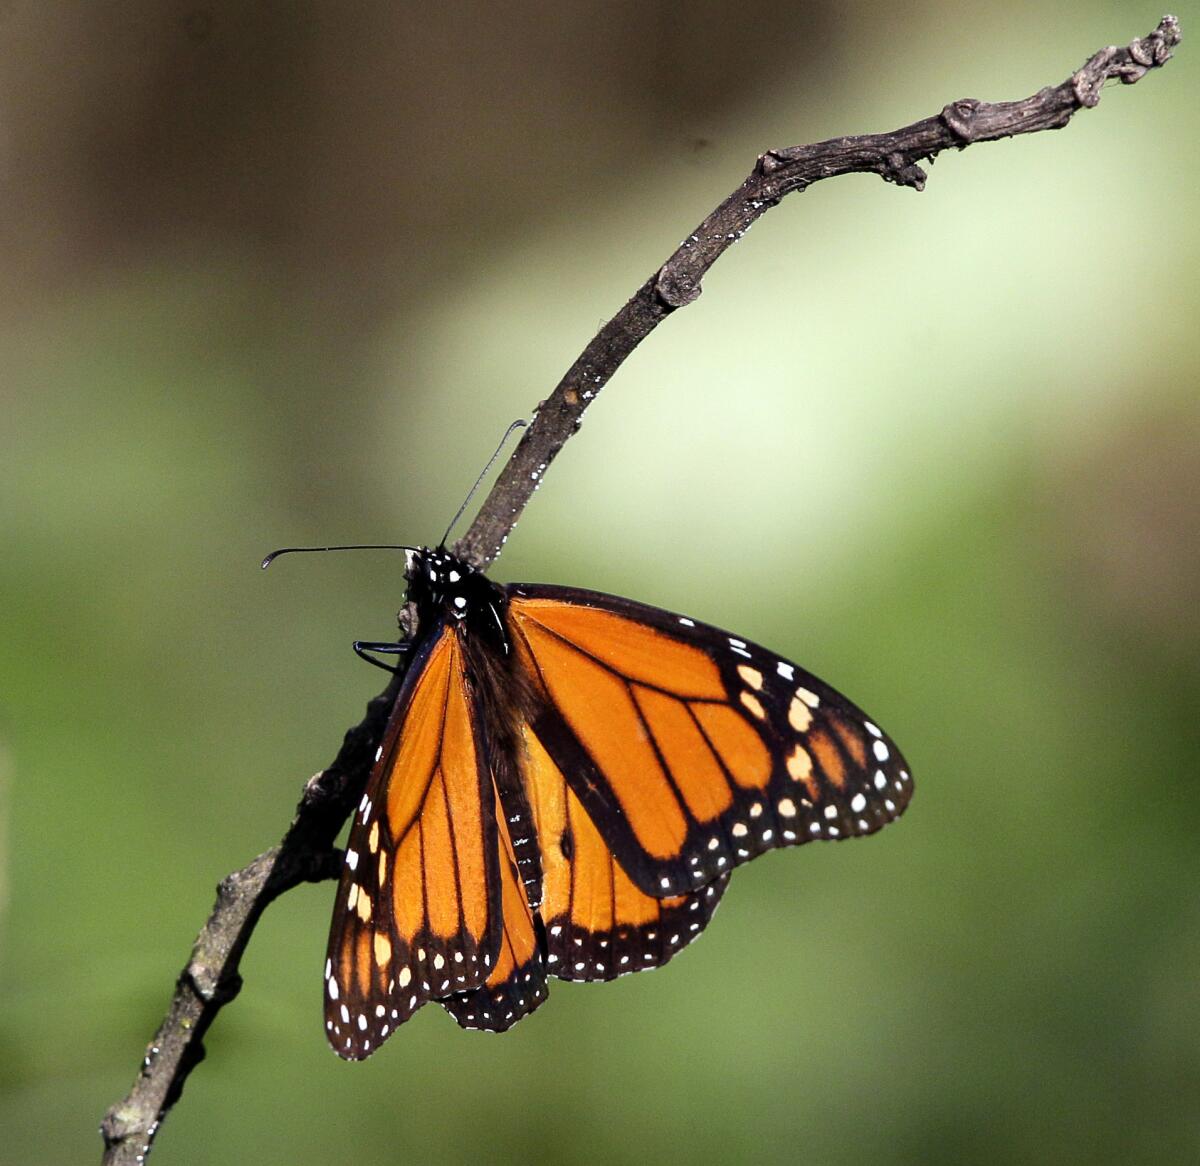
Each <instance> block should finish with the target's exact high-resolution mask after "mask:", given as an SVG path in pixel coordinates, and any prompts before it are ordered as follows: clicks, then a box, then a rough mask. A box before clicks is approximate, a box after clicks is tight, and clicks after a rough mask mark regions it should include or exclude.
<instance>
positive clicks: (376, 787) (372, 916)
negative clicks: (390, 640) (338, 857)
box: [325, 628, 507, 1060]
mask: <svg viewBox="0 0 1200 1166" xmlns="http://www.w3.org/2000/svg"><path fill="white" fill-rule="evenodd" d="M478 722H479V717H478V713H477V710H476V707H475V701H474V698H473V696H472V692H471V690H470V688H469V686H468V684H467V678H466V675H465V671H464V660H463V649H462V645H461V644H460V642H459V639H458V635H457V634H456V632H455V631H454V630H453V629H450V628H443V629H441V631H440V633H436V634H434V635H433V636H432V637H431V639H430V641H429V643H428V645H427V646H426V647H424V648H422V649H421V651H420V652H418V654H417V657H416V658H415V659H414V660H413V661H412V663H411V665H410V667H409V671H408V674H407V676H406V678H405V682H404V687H403V689H402V690H401V693H400V696H399V697H398V699H397V701H396V708H395V711H394V712H393V713H392V718H391V721H390V722H389V724H388V727H387V730H386V732H385V734H384V739H383V744H382V745H381V746H380V749H379V752H378V754H377V755H376V763H375V768H374V770H373V771H372V773H371V776H370V778H369V780H368V782H367V789H366V793H365V794H364V795H363V798H362V801H361V802H360V803H359V807H358V811H357V813H356V814H355V816H354V819H353V822H352V825H351V829H350V838H349V842H348V844H347V848H346V860H345V865H344V866H343V868H342V876H341V883H340V885H339V888H338V894H337V899H336V901H335V905H334V913H333V925H332V928H331V930H330V935H329V951H328V959H327V961H326V964H325V993H326V996H325V1028H326V1033H327V1036H328V1038H329V1042H330V1044H331V1045H332V1046H333V1048H334V1050H335V1051H336V1052H337V1053H338V1054H339V1055H340V1056H342V1057H346V1058H348V1059H353V1060H359V1059H361V1058H363V1057H365V1056H367V1055H368V1054H369V1053H370V1052H371V1050H372V1049H374V1048H376V1047H377V1046H378V1045H379V1043H380V1042H381V1041H382V1040H384V1039H385V1038H386V1037H387V1036H388V1034H389V1033H390V1032H392V1031H393V1030H394V1029H395V1028H396V1027H397V1026H398V1025H400V1024H402V1023H403V1022H404V1021H405V1020H407V1019H408V1018H409V1017H410V1016H411V1015H412V1014H413V1012H415V1011H416V1010H417V1009H418V1008H419V1007H420V1006H421V1005H422V1004H424V1003H425V1001H427V1000H430V999H434V998H437V997H440V996H446V995H448V994H450V993H452V992H464V991H468V990H471V989H474V988H477V987H479V985H481V984H482V983H484V981H485V980H487V979H488V977H489V974H490V969H491V967H492V964H493V961H494V960H496V959H497V958H498V956H497V952H498V949H499V947H500V939H501V903H500V893H501V892H500V887H501V883H500V877H499V870H498V846H499V844H498V841H497V836H496V795H495V789H494V787H493V784H492V779H491V776H490V774H489V772H488V770H487V766H486V764H485V760H484V757H483V750H482V747H481V744H480V742H479V740H478V734H477V725H478ZM506 894H507V892H506Z"/></svg>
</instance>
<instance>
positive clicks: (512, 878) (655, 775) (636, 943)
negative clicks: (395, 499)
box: [264, 545, 912, 1060]
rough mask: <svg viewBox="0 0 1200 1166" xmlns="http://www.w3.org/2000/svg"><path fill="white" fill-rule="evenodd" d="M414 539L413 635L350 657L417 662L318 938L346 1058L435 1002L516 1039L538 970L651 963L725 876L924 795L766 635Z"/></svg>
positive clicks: (866, 825)
mask: <svg viewBox="0 0 1200 1166" xmlns="http://www.w3.org/2000/svg"><path fill="white" fill-rule="evenodd" d="M403 549H405V550H406V555H407V565H406V570H405V577H406V579H407V583H408V599H409V601H410V602H412V603H413V604H414V605H415V607H416V611H417V617H418V630H417V634H416V637H415V639H414V640H413V641H412V643H410V644H392V645H387V644H371V645H362V644H358V645H356V648H358V649H360V651H361V650H362V649H363V648H364V647H366V648H368V649H373V650H375V651H388V652H394V653H400V652H405V651H407V653H408V655H409V663H408V669H407V672H406V674H405V676H404V680H403V683H402V685H401V688H400V691H399V694H398V696H397V698H396V701H395V704H394V706H393V708H392V711H391V714H390V717H389V720H388V723H387V727H386V729H385V731H384V735H383V739H382V743H381V744H380V746H379V748H378V750H377V751H376V754H375V764H374V767H373V769H372V771H371V774H370V776H369V778H368V781H367V785H366V790H365V792H364V793H363V796H362V800H361V801H360V802H359V804H358V808H357V810H356V811H355V813H354V816H353V819H352V823H351V827H350V836H349V840H348V843H347V847H346V855H345V861H344V864H343V867H342V873H341V880H340V883H339V886H338V892H337V897H336V900H335V905H334V911H333V922H332V926H331V928H330V933H329V947H328V958H327V959H326V962H325V1029H326V1035H327V1038H328V1040H329V1043H330V1044H331V1045H332V1047H333V1048H334V1050H335V1051H336V1052H337V1053H338V1054H339V1055H340V1056H341V1057H344V1058H347V1059H350V1060H361V1059H362V1058H364V1057H367V1056H369V1055H370V1054H371V1053H372V1052H373V1051H374V1050H375V1049H377V1048H378V1047H379V1045H380V1044H382V1042H383V1041H384V1040H385V1039H386V1038H387V1037H388V1036H389V1035H390V1034H391V1033H392V1032H394V1031H395V1030H396V1028H397V1027H398V1026H399V1025H401V1024H402V1023H403V1022H404V1021H406V1020H407V1019H408V1018H409V1017H410V1016H412V1014H413V1013H414V1012H416V1011H417V1009H418V1008H420V1007H421V1005H423V1004H424V1003H426V1002H427V1001H429V1000H437V1001H438V1002H439V1003H440V1004H442V1005H443V1007H445V1008H446V1010H447V1011H448V1012H450V1014H451V1015H452V1016H453V1017H454V1018H455V1020H457V1021H458V1023H459V1024H460V1025H462V1026H463V1027H464V1028H479V1029H488V1030H491V1031H495V1032H502V1031H504V1030H506V1029H508V1028H510V1027H512V1025H514V1024H515V1023H516V1022H517V1021H518V1020H520V1019H521V1018H522V1017H524V1016H527V1015H528V1014H529V1013H530V1012H532V1011H533V1010H534V1009H535V1008H537V1007H538V1005H539V1004H541V1002H542V1001H543V1000H544V999H545V998H546V994H547V991H548V985H547V978H548V977H549V976H558V977H559V978H560V979H565V980H611V979H614V978H615V977H617V976H620V975H623V974H625V973H627V972H635V971H641V970H643V969H647V968H655V967H659V966H661V965H662V964H665V963H666V962H667V961H668V960H669V959H671V957H672V956H674V955H675V953H676V952H677V951H679V950H680V949H681V948H683V947H684V946H686V945H687V944H688V943H690V942H691V941H692V940H693V939H695V938H696V936H697V935H699V934H700V932H701V931H702V930H703V929H704V927H705V926H706V924H707V923H708V921H709V919H710V918H711V917H712V914H713V911H714V909H715V908H716V906H717V903H718V901H719V900H720V898H721V894H722V892H723V891H724V890H725V886H726V884H727V883H728V881H729V876H730V872H731V871H732V869H733V868H734V867H735V866H737V865H739V864H740V863H742V862H746V861H748V860H749V859H751V858H754V857H755V856H756V855H758V854H761V853H762V852H763V851H765V850H770V849H772V848H774V847H779V846H792V845H799V844H801V843H803V842H808V841H811V840H813V839H842V838H848V837H853V836H856V835H860V834H871V833H874V832H875V831H876V830H878V829H880V828H881V827H882V826H884V825H886V824H887V823H888V822H890V821H892V820H893V819H894V818H896V817H898V816H899V815H900V814H901V813H902V812H903V810H904V808H905V806H906V805H907V803H908V800H909V798H910V797H911V795H912V779H911V778H910V776H909V773H908V770H907V768H906V767H905V762H904V759H903V757H901V755H900V752H899V750H898V749H897V748H896V747H895V745H894V744H893V743H892V742H891V740H890V739H889V738H888V737H887V736H885V735H884V733H883V732H882V731H881V730H880V729H878V728H877V727H876V726H875V724H874V723H873V722H871V721H870V720H868V719H867V718H866V717H865V716H864V715H863V713H862V712H860V711H859V709H858V708H856V707H855V706H854V705H852V704H851V703H850V702H849V701H848V700H846V698H845V697H843V696H841V695H840V694H838V693H837V692H835V691H834V690H833V689H832V688H830V687H829V686H828V685H826V684H824V683H823V682H822V681H820V680H818V679H817V678H816V677H814V676H811V675H810V674H809V673H807V672H804V671H803V670H802V669H800V668H799V667H797V666H796V665H795V664H792V663H790V662H789V661H787V660H783V659H781V658H779V657H778V656H776V655H774V654H773V653H771V652H769V651H767V650H766V649H765V648H761V647H759V646H758V645H757V644H753V643H750V642H749V641H747V640H743V639H739V638H738V637H737V636H732V635H729V634H728V633H726V632H723V631H720V630H719V629H717V628H715V627H711V626H709V625H707V624H703V623H700V622H698V621H696V620H692V619H689V618H687V617H686V616H680V615H673V614H671V613H669V612H666V611H662V610H659V609H658V608H654V607H647V606H645V605H643V604H640V603H635V602H633V601H632V600H629V599H619V598H616V597H614V596H610V595H601V594H599V593H596V592H591V591H581V590H576V589H574V588H568V587H555V586H541V585H531V584H524V583H512V584H507V585H499V584H496V583H493V582H491V581H490V580H489V579H487V578H486V577H485V576H484V575H483V574H482V573H481V572H479V571H477V570H476V569H474V568H473V567H472V566H470V565H469V564H468V563H466V562H465V561H464V560H462V559H460V558H457V557H456V556H455V555H453V554H452V553H450V552H449V551H447V550H446V549H445V547H444V545H442V546H439V547H438V548H437V549H433V550H431V549H417V548H403ZM264 565H265V564H264ZM368 658H369V657H368ZM375 662H376V663H379V661H375Z"/></svg>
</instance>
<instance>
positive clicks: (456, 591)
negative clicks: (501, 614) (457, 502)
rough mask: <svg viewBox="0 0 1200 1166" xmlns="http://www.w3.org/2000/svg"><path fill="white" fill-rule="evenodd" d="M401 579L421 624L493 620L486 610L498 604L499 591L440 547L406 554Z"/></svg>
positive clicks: (466, 564) (484, 577)
mask: <svg viewBox="0 0 1200 1166" xmlns="http://www.w3.org/2000/svg"><path fill="white" fill-rule="evenodd" d="M405 577H406V578H407V579H408V598H409V600H410V601H411V602H413V603H415V604H416V605H417V613H418V617H419V619H420V621H421V623H425V622H426V621H427V620H433V619H437V618H439V617H441V618H445V619H447V620H450V621H456V622H475V621H478V620H480V618H481V617H485V618H486V620H487V621H491V620H492V619H493V612H492V611H491V610H490V607H493V606H496V605H498V597H499V595H500V592H499V588H497V587H496V586H495V585H494V584H493V583H491V582H489V580H488V579H487V577H486V576H485V575H484V574H483V573H482V572H481V571H477V570H476V569H475V568H474V567H472V566H471V565H470V564H469V563H467V562H465V561H464V560H463V559H460V558H458V557H457V556H456V555H453V554H451V553H450V552H449V551H447V550H446V549H445V548H443V547H437V548H436V549H432V550H431V549H429V548H425V549H423V550H418V551H410V552H409V555H408V566H407V568H406V570H405Z"/></svg>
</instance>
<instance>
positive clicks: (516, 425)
mask: <svg viewBox="0 0 1200 1166" xmlns="http://www.w3.org/2000/svg"><path fill="white" fill-rule="evenodd" d="M528 424H529V422H528V421H521V420H517V421H514V422H513V423H512V424H511V425H510V426H509V427H508V428H507V429H506V430H505V431H504V436H503V437H502V438H500V444H499V445H498V446H496V452H495V453H494V454H492V456H491V457H490V458H488V463H487V465H486V466H484V467H483V471H482V472H481V473H480V475H479V477H478V478H476V479H475V485H474V486H472V487H471V489H470V490H469V491H468V493H467V496H466V497H465V498H464V499H463V504H462V505H461V506H460V507H459V508H458V513H457V514H455V516H454V517H453V518H452V519H450V525H449V526H448V527H446V533H445V534H444V535H442V541H441V542H440V543H438V546H440V547H444V546H445V545H446V540H447V539H448V538H449V537H450V532H451V531H452V530H453V529H454V526H455V524H456V523H457V522H458V520H459V519H460V518H462V516H463V511H464V510H466V508H467V507H468V506H469V505H470V503H471V499H472V498H474V497H475V491H476V490H478V489H479V486H480V484H481V483H482V482H483V479H484V478H486V477H487V475H488V470H490V469H491V468H492V466H494V465H495V464H496V459H497V458H498V457H499V456H500V451H501V450H502V449H503V448H504V447H505V446H506V445H507V444H508V439H509V438H510V437H512V435H513V434H514V433H516V431H517V430H518V429H524V428H525V427H526V426H527V425H528Z"/></svg>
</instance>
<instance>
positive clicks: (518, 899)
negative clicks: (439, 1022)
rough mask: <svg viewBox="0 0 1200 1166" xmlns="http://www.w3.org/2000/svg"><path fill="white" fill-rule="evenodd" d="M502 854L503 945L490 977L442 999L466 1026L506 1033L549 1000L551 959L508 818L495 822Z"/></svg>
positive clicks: (500, 817) (448, 1009)
mask: <svg viewBox="0 0 1200 1166" xmlns="http://www.w3.org/2000/svg"><path fill="white" fill-rule="evenodd" d="M496 829H497V833H498V834H499V836H500V840H501V843H502V847H501V853H500V880H501V904H502V909H503V915H504V918H503V923H502V925H501V937H500V946H499V950H498V952H497V954H496V960H495V963H494V964H493V965H492V967H491V969H490V971H489V974H488V977H487V980H486V981H485V982H484V983H483V984H481V985H480V986H479V987H478V988H476V989H475V990H474V991H471V992H463V993H458V994H456V995H454V996H450V997H448V998H447V999H445V1000H442V1001H441V1003H442V1004H443V1005H444V1006H445V1008H446V1011H447V1012H449V1013H450V1015H451V1016H453V1017H454V1019H455V1020H457V1021H458V1023H459V1024H460V1025H462V1027H463V1028H481V1029H486V1030H487V1031H489V1032H504V1031H506V1030H507V1029H510V1028H512V1026H513V1025H514V1024H516V1023H517V1021H518V1020H520V1019H522V1018H523V1017H525V1016H528V1015H529V1014H530V1013H531V1012H532V1011H533V1010H534V1009H535V1008H537V1007H538V1005H539V1004H541V1003H542V1002H543V1001H544V1000H545V999H546V964H545V960H544V957H543V954H542V944H541V943H540V942H539V938H538V932H539V929H540V926H541V920H540V919H539V918H538V917H537V915H536V914H535V911H534V909H533V908H532V907H530V905H529V899H528V892H527V885H526V884H525V882H524V880H523V879H522V877H521V875H520V873H519V869H518V859H517V853H516V849H515V848H514V845H513V840H512V838H511V836H510V832H509V828H508V823H507V821H506V820H505V817H504V816H503V815H501V816H499V818H498V820H497V823H496Z"/></svg>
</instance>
